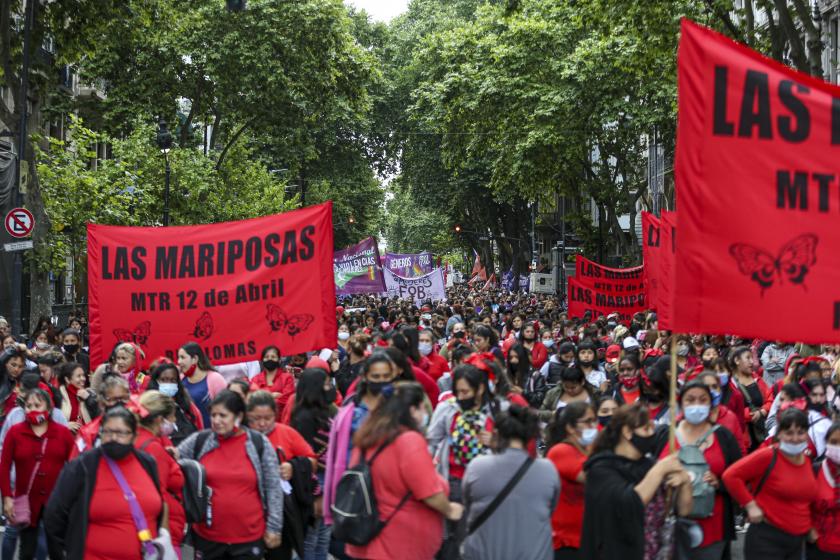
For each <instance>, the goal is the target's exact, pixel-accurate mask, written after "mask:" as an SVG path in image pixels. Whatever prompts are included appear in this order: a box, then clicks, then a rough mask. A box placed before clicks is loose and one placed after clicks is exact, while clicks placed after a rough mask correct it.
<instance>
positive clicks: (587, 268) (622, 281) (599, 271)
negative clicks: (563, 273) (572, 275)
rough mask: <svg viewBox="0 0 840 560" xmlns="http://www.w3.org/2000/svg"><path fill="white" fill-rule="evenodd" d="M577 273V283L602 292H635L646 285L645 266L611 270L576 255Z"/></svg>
mask: <svg viewBox="0 0 840 560" xmlns="http://www.w3.org/2000/svg"><path fill="white" fill-rule="evenodd" d="M575 272H576V278H577V281H578V282H579V283H580V284H582V285H584V286H589V287H593V288H597V289H599V290H601V291H610V290H612V291H615V290H613V286H616V287H620V288H618V289H621V290H628V291H635V290H637V289H638V285H639V284H641V283H644V276H645V271H644V267H643V266H634V267H633V268H610V267H608V266H604V265H601V264H598V263H596V262H595V261H591V260H589V259H587V258H586V257H584V256H581V255H575Z"/></svg>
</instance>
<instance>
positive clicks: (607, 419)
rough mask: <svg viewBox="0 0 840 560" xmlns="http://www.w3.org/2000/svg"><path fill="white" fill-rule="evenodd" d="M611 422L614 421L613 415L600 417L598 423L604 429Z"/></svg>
mask: <svg viewBox="0 0 840 560" xmlns="http://www.w3.org/2000/svg"><path fill="white" fill-rule="evenodd" d="M610 420H612V415H610V416H598V423H599V424H600V425H601V426H602V427H604V428H606V427H607V424H609V423H610Z"/></svg>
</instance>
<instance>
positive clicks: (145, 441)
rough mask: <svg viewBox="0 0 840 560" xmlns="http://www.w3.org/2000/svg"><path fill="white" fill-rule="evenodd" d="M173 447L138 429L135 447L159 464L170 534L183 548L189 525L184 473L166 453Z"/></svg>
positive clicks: (161, 437) (166, 439) (165, 439)
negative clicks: (186, 511)
mask: <svg viewBox="0 0 840 560" xmlns="http://www.w3.org/2000/svg"><path fill="white" fill-rule="evenodd" d="M171 445H172V442H171V441H169V438H167V437H166V436H160V437H158V436H155V435H154V434H153V433H152V432H150V431H149V430H147V429H146V428H143V427H142V426H141V427H139V428H138V429H137V439H136V440H135V441H134V447H136V448H137V449H140V450H142V451H144V452H146V453H148V454H149V455H151V456H152V457H154V459H155V462H156V463H157V468H158V478H159V479H160V488H161V490H162V491H163V499H164V501H165V502H166V505H167V506H169V533H170V534H171V535H172V544H174V545H175V546H181V542H182V541H183V540H184V527H185V526H186V524H187V517H186V514H185V513H184V506H183V505H181V504H182V503H183V501H184V473H183V472H182V471H181V467H180V466H178V462H177V461H175V459H173V458H172V455H170V454H169V453H168V452H167V451H166V447H167V446H171Z"/></svg>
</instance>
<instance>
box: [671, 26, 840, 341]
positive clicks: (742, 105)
mask: <svg viewBox="0 0 840 560" xmlns="http://www.w3.org/2000/svg"><path fill="white" fill-rule="evenodd" d="M678 68H679V76H678V78H679V121H678V133H677V156H676V168H675V173H676V175H675V177H676V182H677V184H676V187H677V188H676V192H677V208H679V219H678V222H677V225H678V230H679V243H678V244H677V249H676V254H675V263H674V264H675V266H674V272H675V283H674V289H675V291H674V324H673V329H674V330H677V331H680V332H708V333H719V334H720V333H732V334H737V335H741V336H746V337H760V338H764V339H782V340H790V341H803V342H811V343H819V342H840V235H838V213H840V198H838V187H840V181H838V169H837V162H838V156H840V149H839V148H838V146H840V88H837V87H835V86H831V85H829V84H827V83H825V82H823V81H821V80H818V79H816V78H813V77H811V76H807V75H805V74H801V73H799V72H796V71H794V70H792V69H790V68H788V67H786V66H783V65H781V64H779V63H777V62H774V61H772V60H770V59H768V58H765V57H763V56H761V55H759V54H758V53H756V52H754V51H752V50H750V49H748V48H747V47H745V46H743V45H739V44H736V43H735V42H733V41H731V40H729V39H727V38H725V37H723V36H721V35H719V34H717V33H715V32H713V31H711V30H709V29H706V28H703V27H700V26H698V25H696V24H694V23H691V22H689V21H683V25H682V39H681V41H680V49H679V57H678Z"/></svg>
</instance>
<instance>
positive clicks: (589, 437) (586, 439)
mask: <svg viewBox="0 0 840 560" xmlns="http://www.w3.org/2000/svg"><path fill="white" fill-rule="evenodd" d="M596 437H598V428H584V430H583V432H582V433H581V434H580V444H581V445H583V446H584V447H586V446H587V445H592V442H593V441H595V438H596Z"/></svg>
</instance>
